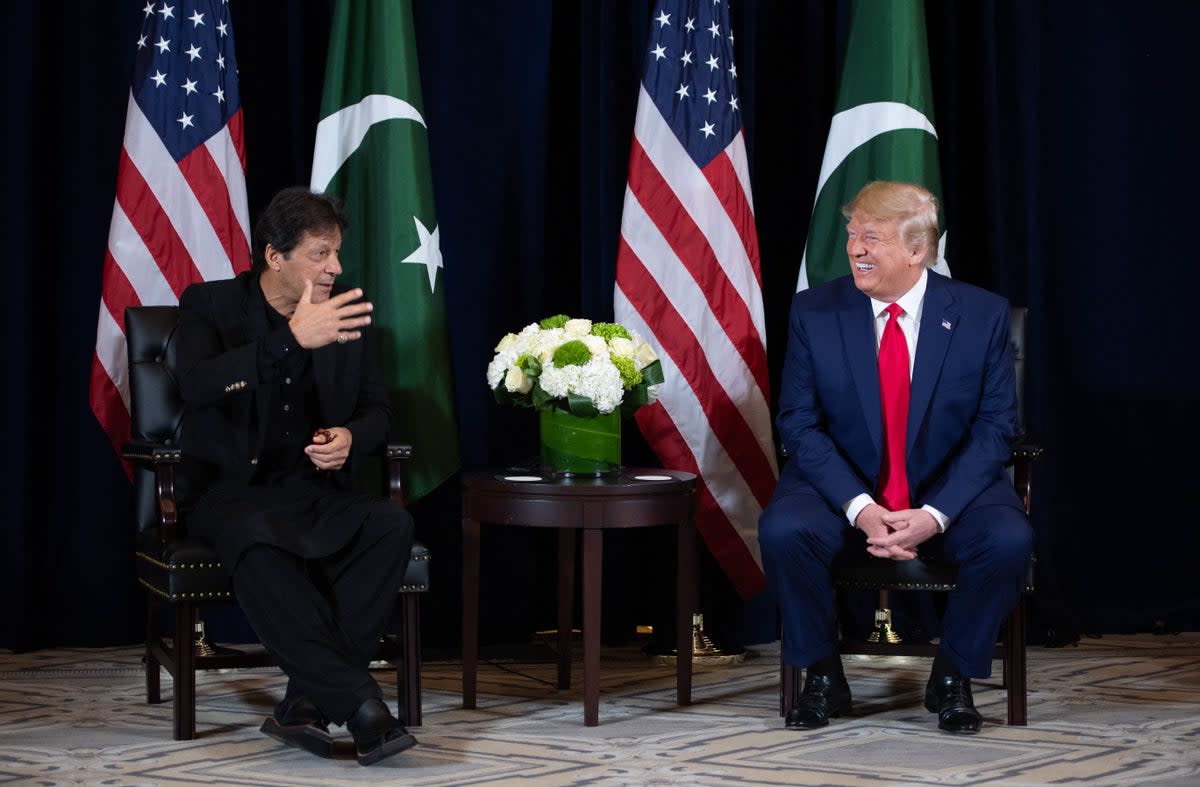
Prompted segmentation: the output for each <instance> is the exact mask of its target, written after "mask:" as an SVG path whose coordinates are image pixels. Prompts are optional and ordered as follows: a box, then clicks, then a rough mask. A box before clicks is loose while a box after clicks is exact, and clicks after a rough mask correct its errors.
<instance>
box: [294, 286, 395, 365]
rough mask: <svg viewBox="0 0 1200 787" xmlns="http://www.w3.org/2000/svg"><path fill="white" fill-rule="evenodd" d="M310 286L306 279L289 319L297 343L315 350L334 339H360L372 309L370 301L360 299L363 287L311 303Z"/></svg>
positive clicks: (340, 342)
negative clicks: (294, 309)
mask: <svg viewBox="0 0 1200 787" xmlns="http://www.w3.org/2000/svg"><path fill="white" fill-rule="evenodd" d="M312 289H313V283H312V281H307V280H306V281H305V282H304V293H303V294H302V295H301V296H300V301H299V303H297V304H296V311H295V312H293V313H292V318H291V319H290V320H288V327H289V328H291V329H292V335H293V336H295V337H296V341H297V342H299V343H300V346H301V347H304V348H305V349H308V350H315V349H316V348H318V347H324V346H325V345H327V344H331V343H333V342H338V343H339V344H345V343H346V342H348V341H354V340H356V339H361V338H362V330H361V328H363V327H364V326H366V325H370V324H371V311H372V309H374V308H375V307H374V306H373V305H372V304H371V302H370V301H364V300H359V299H360V298H362V295H363V291H362V290H361V289H358V288H355V289H353V290H347V291H346V292H343V293H340V294H338V295H334V296H333V297H331V298H329V299H328V300H325V301H322V302H321V303H313V300H312Z"/></svg>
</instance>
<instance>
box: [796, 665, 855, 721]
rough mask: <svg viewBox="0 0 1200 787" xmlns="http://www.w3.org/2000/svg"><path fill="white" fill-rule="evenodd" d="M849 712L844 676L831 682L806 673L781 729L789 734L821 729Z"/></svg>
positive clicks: (830, 679) (824, 676)
mask: <svg viewBox="0 0 1200 787" xmlns="http://www.w3.org/2000/svg"><path fill="white" fill-rule="evenodd" d="M849 711H850V685H849V684H848V683H846V678H845V677H844V676H839V677H838V678H831V677H830V676H828V675H821V674H819V673H815V672H813V671H811V670H809V673H808V679H807V680H806V681H805V682H804V691H803V692H801V693H800V698H799V699H798V700H796V702H795V704H794V705H793V706H792V709H791V711H789V712H788V715H787V719H786V720H785V721H784V725H785V726H786V727H787V728H788V729H789V730H811V729H814V728H816V727H824V726H825V725H826V724H828V723H829V720H830V719H836V718H837V717H838V716H841V715H842V714H843V713H848V712H849Z"/></svg>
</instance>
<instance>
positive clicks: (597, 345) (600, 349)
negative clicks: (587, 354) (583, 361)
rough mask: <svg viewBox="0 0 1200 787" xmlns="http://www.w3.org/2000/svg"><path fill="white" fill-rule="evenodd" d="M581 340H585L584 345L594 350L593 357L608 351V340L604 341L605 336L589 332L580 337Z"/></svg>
mask: <svg viewBox="0 0 1200 787" xmlns="http://www.w3.org/2000/svg"><path fill="white" fill-rule="evenodd" d="M579 341H581V342H583V344H584V346H586V347H587V348H588V349H589V350H591V351H592V357H593V358H595V357H596V356H597V355H600V354H601V353H604V352H607V351H608V342H606V341H604V337H602V336H592V335H591V334H588V335H587V336H581V337H579Z"/></svg>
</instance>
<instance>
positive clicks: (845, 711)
mask: <svg viewBox="0 0 1200 787" xmlns="http://www.w3.org/2000/svg"><path fill="white" fill-rule="evenodd" d="M843 715H845V716H849V715H850V706H849V705H847V706H846V707H844V708H838V709H836V710H832V711H830V712H829V713H827V714H826V715H825V721H823V722H821V723H820V724H788V723H787V721H784V723H783V726H784V729H788V730H819V729H821V728H822V727H828V726H829V720H830V719H838V718H841V717H842V716H843Z"/></svg>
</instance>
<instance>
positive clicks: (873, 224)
mask: <svg viewBox="0 0 1200 787" xmlns="http://www.w3.org/2000/svg"><path fill="white" fill-rule="evenodd" d="M899 229H900V219H881V218H879V217H878V216H870V215H868V214H866V213H863V212H862V211H861V210H856V211H854V213H852V214H851V215H850V218H849V219H848V220H847V221H846V230H847V231H851V232H856V233H859V234H862V233H865V232H871V233H874V234H876V235H880V236H888V235H896V234H897V233H898V231H899Z"/></svg>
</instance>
